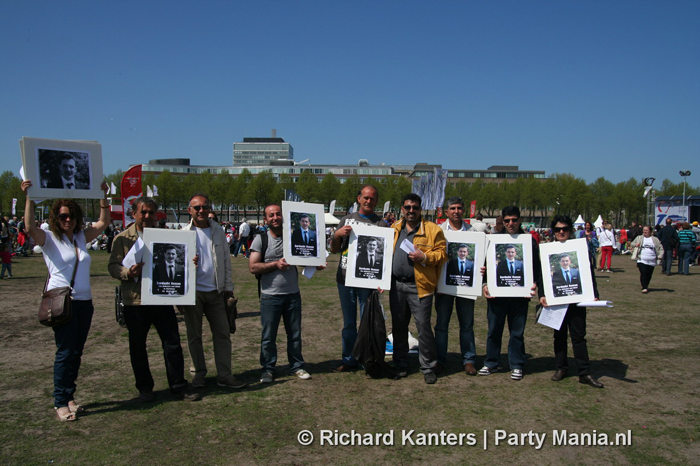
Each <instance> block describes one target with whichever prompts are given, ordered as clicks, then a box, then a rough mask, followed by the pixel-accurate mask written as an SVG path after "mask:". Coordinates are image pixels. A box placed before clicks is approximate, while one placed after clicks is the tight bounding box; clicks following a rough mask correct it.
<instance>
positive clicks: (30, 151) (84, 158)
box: [20, 137, 104, 199]
mask: <svg viewBox="0 0 700 466" xmlns="http://www.w3.org/2000/svg"><path fill="white" fill-rule="evenodd" d="M20 150H21V152H22V165H23V166H24V174H25V176H26V177H27V179H28V180H31V181H32V186H31V187H30V188H29V191H28V193H29V195H30V196H31V197H33V198H36V199H48V198H51V199H57V198H61V199H102V198H103V197H104V191H102V189H101V187H100V186H101V184H102V181H103V179H104V176H103V174H102V146H101V145H100V144H99V143H97V142H95V141H64V140H59V139H39V138H27V137H24V138H22V139H21V140H20Z"/></svg>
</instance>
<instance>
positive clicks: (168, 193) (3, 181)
mask: <svg viewBox="0 0 700 466" xmlns="http://www.w3.org/2000/svg"><path fill="white" fill-rule="evenodd" d="M122 176H123V172H122V171H121V170H119V171H117V172H116V173H114V174H111V175H108V176H106V177H105V178H106V181H107V182H108V183H114V184H115V185H116V186H117V188H118V189H119V186H120V183H121V179H122ZM364 183H371V184H374V185H376V186H377V187H378V188H379V206H382V205H383V204H384V202H386V201H389V202H390V203H391V208H392V210H398V208H399V206H400V202H401V198H402V197H403V196H404V195H405V194H406V193H408V192H410V191H411V181H410V180H409V179H407V178H404V177H389V178H382V179H372V178H371V177H370V178H360V177H358V176H353V177H351V178H349V179H348V180H347V181H346V182H345V183H342V184H341V183H340V181H338V179H337V178H336V177H335V176H333V175H332V174H327V175H326V176H324V177H323V178H321V179H318V178H317V177H316V176H315V175H313V174H312V173H308V172H305V173H302V174H301V175H300V176H299V179H298V180H297V182H296V183H295V182H294V180H293V179H292V177H291V176H290V175H287V174H282V175H280V177H279V178H275V176H274V175H273V174H272V173H271V172H263V173H261V174H259V175H257V176H253V175H252V174H251V173H250V172H249V171H248V170H243V172H242V173H241V175H239V176H238V177H235V178H234V177H231V176H214V175H212V174H210V173H204V174H202V175H175V174H172V173H170V172H169V171H164V172H162V173H161V174H159V175H153V174H148V173H146V174H144V176H143V185H144V186H146V185H150V186H154V185H155V186H157V187H158V201H159V203H160V204H161V205H162V206H166V207H167V208H168V210H170V209H173V210H174V211H176V212H180V211H181V210H184V209H185V208H186V206H187V202H188V200H189V199H190V197H191V196H192V194H194V193H197V192H202V193H206V194H207V195H208V196H209V197H210V199H211V201H212V203H213V204H214V206H215V207H216V209H217V210H218V213H219V214H220V217H222V219H225V220H226V219H229V218H231V219H237V220H238V218H235V217H232V216H231V215H232V214H233V212H237V211H238V212H241V213H242V215H243V216H246V215H247V214H248V212H257V213H258V214H260V213H261V211H262V209H263V208H264V206H265V205H267V204H270V203H272V202H279V201H280V199H283V198H284V191H285V189H289V190H294V191H295V192H296V193H297V194H298V195H299V196H300V197H301V199H302V200H304V201H306V202H315V203H321V204H324V205H325V206H326V208H328V206H329V204H330V202H331V201H332V200H334V199H335V200H336V201H337V202H336V208H337V209H340V210H342V211H345V210H347V209H348V208H349V207H350V206H352V204H353V203H354V202H355V200H356V197H357V192H358V190H359V188H360V186H361V185H362V184H364ZM643 190H644V186H643V183H641V182H640V181H637V180H635V179H634V178H631V179H629V180H627V181H623V182H620V183H612V182H610V181H608V180H606V179H605V178H602V177H601V178H598V179H597V180H595V181H594V182H593V183H589V184H587V183H586V182H585V181H584V180H583V179H582V178H577V177H575V176H574V175H572V174H568V173H564V174H555V175H553V176H551V177H550V178H547V179H545V180H541V179H535V178H518V179H517V180H516V181H515V182H512V183H510V182H504V183H485V182H484V181H482V180H478V181H476V182H474V183H471V184H468V183H466V182H459V183H457V184H456V185H449V184H448V186H447V189H446V192H445V198H446V199H447V198H449V197H451V196H460V197H461V198H462V199H464V201H465V203H467V204H469V203H470V202H471V201H472V200H476V205H477V210H478V211H480V212H482V213H483V214H484V215H485V216H487V217H494V216H496V215H498V212H499V211H500V210H501V209H502V208H503V207H504V206H506V205H517V206H518V207H520V209H521V210H522V211H523V213H524V215H525V216H526V218H527V217H529V218H530V219H535V218H541V219H547V218H549V217H551V216H552V215H553V214H555V213H562V214H568V215H570V216H571V217H572V218H574V219H575V217H576V216H578V215H579V214H580V215H582V216H583V217H584V218H585V219H586V220H595V218H596V217H597V216H598V215H602V216H603V217H604V218H606V219H610V220H611V221H612V222H613V223H614V224H615V225H622V224H625V223H628V222H630V221H632V220H636V221H643V220H644V219H645V217H646V212H647V200H646V199H645V198H643V197H642V193H643ZM21 194H22V193H21V190H20V180H19V178H17V177H16V176H14V175H13V174H12V172H9V171H6V172H4V173H2V174H1V175H0V211H2V213H3V214H4V215H8V213H9V212H10V210H11V207H12V198H16V199H23V196H22V195H21ZM118 194H119V193H118ZM682 194H683V184H682V183H672V182H671V181H670V180H668V179H666V180H664V181H663V182H662V183H661V186H660V187H658V188H657V189H656V195H657V196H680V195H682ZM686 194H687V195H692V194H700V189H699V188H698V187H687V188H686ZM22 208H23V201H22V202H21V203H20V205H19V210H20V211H21V210H22ZM88 209H90V204H89V205H88ZM89 214H90V212H88V215H89ZM233 215H235V214H233Z"/></svg>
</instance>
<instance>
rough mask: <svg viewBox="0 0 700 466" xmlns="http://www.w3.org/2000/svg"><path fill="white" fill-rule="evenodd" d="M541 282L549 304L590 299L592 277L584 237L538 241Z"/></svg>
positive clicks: (591, 296) (592, 294)
mask: <svg viewBox="0 0 700 466" xmlns="http://www.w3.org/2000/svg"><path fill="white" fill-rule="evenodd" d="M540 259H541V262H542V283H543V286H544V295H545V297H546V298H547V304H548V305H549V306H556V305H559V304H571V303H582V302H588V301H593V300H594V299H595V293H594V291H593V277H592V276H591V263H590V260H589V258H588V244H587V243H586V239H585V238H579V239H570V240H567V241H565V242H563V243H560V242H553V243H543V244H541V245H540Z"/></svg>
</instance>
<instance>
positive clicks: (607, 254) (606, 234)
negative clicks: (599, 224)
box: [598, 223, 615, 273]
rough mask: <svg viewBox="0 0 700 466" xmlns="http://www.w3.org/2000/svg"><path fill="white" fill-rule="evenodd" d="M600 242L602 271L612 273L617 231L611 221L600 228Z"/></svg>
mask: <svg viewBox="0 0 700 466" xmlns="http://www.w3.org/2000/svg"><path fill="white" fill-rule="evenodd" d="M598 244H600V271H601V272H608V273H612V270H611V269H610V261H611V260H612V253H613V246H614V245H615V232H614V231H613V229H612V225H610V224H609V223H606V224H605V225H604V227H603V228H602V229H601V230H600V233H599V234H598Z"/></svg>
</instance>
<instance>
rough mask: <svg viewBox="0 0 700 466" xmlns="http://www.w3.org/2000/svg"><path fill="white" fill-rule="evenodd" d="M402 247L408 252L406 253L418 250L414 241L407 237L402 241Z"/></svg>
mask: <svg viewBox="0 0 700 466" xmlns="http://www.w3.org/2000/svg"><path fill="white" fill-rule="evenodd" d="M400 247H401V249H402V250H403V251H405V252H406V254H411V253H412V252H416V247H415V246H414V245H413V243H412V242H410V241H409V240H407V239H405V240H403V241H402V242H401V246H400Z"/></svg>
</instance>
